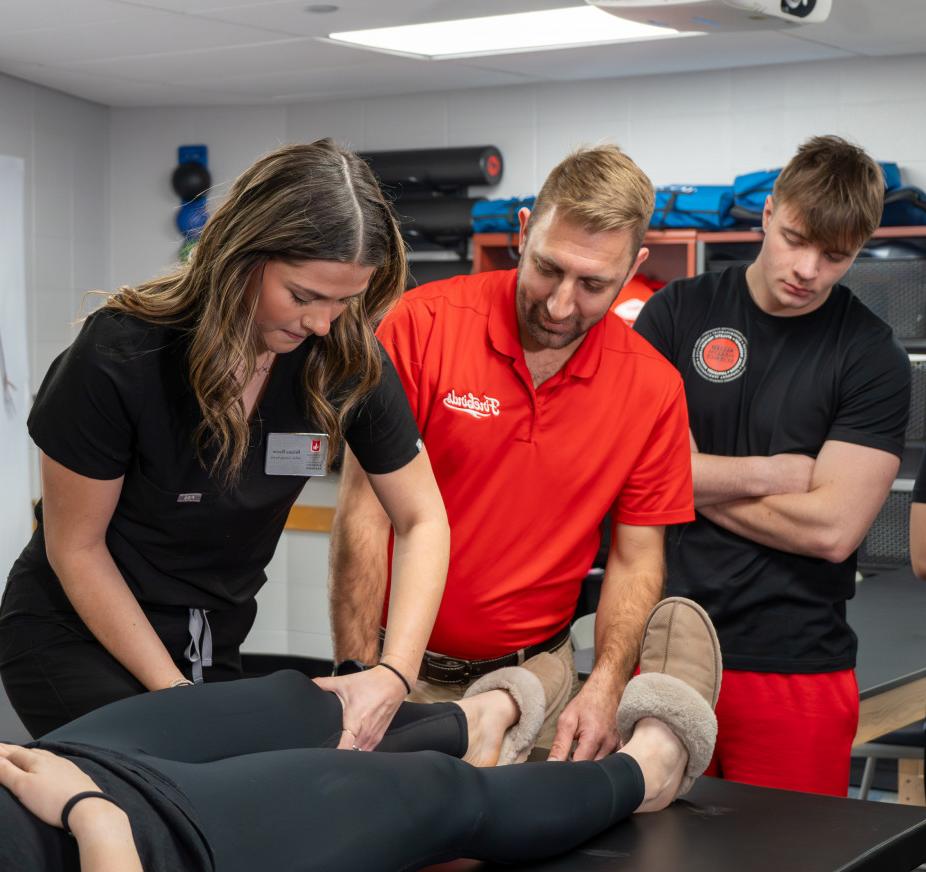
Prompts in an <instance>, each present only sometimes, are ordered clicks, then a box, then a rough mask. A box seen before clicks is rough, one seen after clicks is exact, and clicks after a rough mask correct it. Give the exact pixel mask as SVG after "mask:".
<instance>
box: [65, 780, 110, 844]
mask: <svg viewBox="0 0 926 872" xmlns="http://www.w3.org/2000/svg"><path fill="white" fill-rule="evenodd" d="M82 799H105V800H106V801H107V802H111V803H112V804H113V805H114V806H116V808H118V809H119V810H120V811H123V808H122V806H121V805H119V803H118V802H116V800H115V799H113V798H112V797H111V796H107V795H106V794H105V793H103V791H102V790H85V791H84V792H83V793H75V794H74V795H73V796H72V797H71V798H70V799H69V800H68V801H67V802H66V803H65V804H64V808H62V809H61V827H62V829H63V830H64V831H65V832H66V833H67V834H68V835H69V836H73V835H74V833H72V832H71V828H70V827H69V826H68V817H70V814H71V812H72V811H73V810H74V806H75V805H77V803H79V802H80V801H81V800H82Z"/></svg>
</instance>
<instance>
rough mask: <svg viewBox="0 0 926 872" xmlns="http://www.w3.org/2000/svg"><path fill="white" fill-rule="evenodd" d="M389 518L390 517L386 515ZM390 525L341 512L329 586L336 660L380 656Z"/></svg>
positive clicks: (371, 659) (333, 539)
mask: <svg viewBox="0 0 926 872" xmlns="http://www.w3.org/2000/svg"><path fill="white" fill-rule="evenodd" d="M384 517H385V516H384ZM388 545H389V525H388V522H387V523H386V525H385V527H383V525H382V524H381V523H379V522H374V523H364V522H363V521H362V520H359V519H357V518H350V517H345V516H342V515H341V511H340V510H339V513H338V516H336V517H335V522H334V525H333V527H332V530H331V551H330V554H331V556H330V567H329V575H328V591H329V595H330V607H331V631H332V635H333V642H334V659H335V662H339V661H341V660H361V661H363V662H364V663H375V662H376V661H377V660H378V659H379V628H380V625H381V621H382V613H383V603H384V601H385V597H386V576H387V557H388Z"/></svg>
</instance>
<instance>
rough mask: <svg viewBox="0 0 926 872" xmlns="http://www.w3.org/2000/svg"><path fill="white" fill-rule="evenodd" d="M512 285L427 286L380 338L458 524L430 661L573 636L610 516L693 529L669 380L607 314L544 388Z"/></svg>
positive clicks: (681, 416) (456, 282)
mask: <svg viewBox="0 0 926 872" xmlns="http://www.w3.org/2000/svg"><path fill="white" fill-rule="evenodd" d="M516 280H517V275H516V271H514V270H511V271H506V272H491V273H479V274H477V275H471V276H458V277H456V278H453V279H448V280H446V281H439V282H433V283H431V284H428V285H424V286H423V287H421V288H418V289H416V290H414V291H410V292H409V293H407V294H405V295H404V297H403V298H402V299H401V301H400V302H399V304H398V305H397V306H396V308H395V309H394V310H393V311H392V312H391V313H390V314H389V315H388V317H387V318H386V319H385V321H383V323H382V325H381V326H380V328H379V338H380V340H381V341H382V343H383V345H384V346H385V347H386V350H387V351H388V352H389V354H390V356H391V357H392V359H393V361H394V362H395V366H396V369H397V370H398V373H399V376H400V378H401V379H402V382H403V384H404V386H405V390H406V392H407V394H408V398H409V401H410V403H411V407H412V411H413V412H414V414H415V417H416V419H417V421H418V427H419V429H420V431H421V434H422V436H423V437H424V442H425V445H426V446H427V449H428V455H429V456H430V459H431V464H432V465H433V467H434V474H435V476H436V477H437V483H438V485H439V486H440V489H441V493H442V495H443V498H444V503H445V505H446V507H447V514H448V516H449V520H450V528H451V551H450V571H449V573H448V576H447V587H446V591H445V593H444V598H443V600H442V602H441V607H440V611H439V613H438V616H437V622H436V623H435V625H434V632H433V633H432V635H431V640H430V642H429V644H428V648H429V649H430V650H432V651H439V652H440V653H442V654H447V655H450V656H455V657H463V658H467V659H481V658H486V657H495V656H499V655H501V654H505V653H507V652H510V651H515V650H517V649H519V648H524V647H526V646H528V645H533V644H535V643H537V642H541V641H543V640H545V639H548V638H549V637H550V636H552V635H554V634H555V633H556V632H557V631H558V630H560V629H561V628H562V627H564V626H565V625H566V624H567V623H568V621H569V620H570V618H571V617H572V614H573V612H574V610H575V605H576V600H577V598H578V594H579V588H580V585H581V583H582V580H583V578H585V575H586V573H587V572H588V569H589V567H590V566H591V563H592V560H593V559H594V557H595V553H596V551H597V549H598V544H599V537H598V526H599V524H600V523H601V520H602V518H603V517H604V516H605V514H606V513H607V512H608V511H609V510H612V511H613V519H614V521H615V522H619V523H623V524H639V525H653V526H656V525H662V524H678V523H683V522H686V521H691V520H693V519H694V504H693V497H692V486H691V456H690V448H689V440H688V413H687V409H686V406H685V394H684V390H683V388H682V381H681V378H680V377H679V375H678V373H677V372H676V370H675V369H674V367H672V366H671V365H670V364H669V363H668V362H667V361H666V360H665V358H663V357H662V355H661V354H659V352H657V351H655V350H654V349H653V348H652V346H650V345H649V343H648V342H646V340H644V339H643V338H642V337H641V336H639V335H638V334H636V333H634V332H633V331H632V330H630V329H629V328H627V327H626V326H625V325H624V324H623V323H622V322H621V321H620V319H618V318H608V317H606V318H602V320H601V321H600V322H599V323H598V324H596V325H595V326H594V327H593V328H592V329H591V330H590V331H589V332H588V334H587V335H586V337H585V340H584V341H583V342H582V344H581V345H580V346H579V348H578V349H577V350H576V352H575V354H573V356H572V357H571V358H570V359H569V361H568V362H567V363H566V365H565V366H564V367H563V369H562V370H560V372H558V373H557V374H556V375H554V376H553V377H552V378H550V379H549V380H547V381H546V382H544V383H543V384H541V385H540V387H539V388H537V389H535V388H534V387H533V382H532V380H531V376H530V372H529V371H528V369H527V365H526V363H525V361H524V354H523V351H522V349H521V343H520V340H519V338H518V325H517V316H516V312H515V302H514V295H515V284H516Z"/></svg>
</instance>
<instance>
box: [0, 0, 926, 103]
mask: <svg viewBox="0 0 926 872" xmlns="http://www.w3.org/2000/svg"><path fill="white" fill-rule="evenodd" d="M311 2H313V0H0V72H3V73H8V74H9V75H12V76H17V77H19V78H21V79H26V80H28V81H31V82H37V83H39V84H42V85H46V86H48V87H50V88H56V89H57V90H59V91H64V92H66V93H68V94H74V95H76V96H79V97H84V98H86V99H88V100H93V101H96V102H99V103H104V104H106V105H110V106H180V105H216V104H245V103H247V104H255V103H279V102H300V101H307V100H319V99H333V98H350V97H372V96H378V95H383V94H399V93H403V94H407V93H414V92H420V91H434V90H448V89H453V88H474V87H484V86H490V85H511V84H525V83H531V82H549V81H570V80H578V79H592V78H607V77H615V76H626V75H642V74H651V73H662V72H680V71H685V70H705V69H720V68H726V67H738V66H756V65H762V64H779V63H791V62H798V61H809V60H825V59H830V58H841V57H850V56H857V55H894V54H914V53H920V52H922V51H923V50H924V45H926V43H924V40H926V0H833V7H834V8H833V13H832V15H831V17H830V19H829V21H827V22H825V23H824V24H816V25H809V26H804V27H798V28H794V29H791V30H787V31H763V32H755V33H738V34H722V35H721V34H712V35H710V36H703V37H697V38H694V39H680V40H667V41H656V42H643V43H630V44H628V43H625V44H623V45H612V46H597V47H585V48H575V49H566V50H559V51H535V52H525V53H521V54H511V55H504V56H501V55H496V56H492V57H480V58H469V59H466V60H444V61H427V60H417V59H412V58H405V57H397V56H392V55H386V54H379V53H374V52H368V51H363V50H360V49H352V48H347V47H344V46H339V45H333V44H331V43H326V42H322V41H319V39H318V37H324V36H325V35H327V34H328V33H330V32H335V31H342V30H356V29H360V28H365V27H375V26H384V25H396V24H412V23H416V22H424V21H439V20H446V19H452V18H459V17H462V16H466V17H471V16H480V15H492V14H501V13H505V12H524V11H527V10H531V9H552V8H557V7H562V6H578V5H582V3H581V2H580V0H465V2H460V0H340V2H339V3H338V5H339V9H338V11H336V12H333V13H330V14H323V15H319V14H309V13H307V12H306V11H305V7H306V6H307V5H308V4H309V3H311Z"/></svg>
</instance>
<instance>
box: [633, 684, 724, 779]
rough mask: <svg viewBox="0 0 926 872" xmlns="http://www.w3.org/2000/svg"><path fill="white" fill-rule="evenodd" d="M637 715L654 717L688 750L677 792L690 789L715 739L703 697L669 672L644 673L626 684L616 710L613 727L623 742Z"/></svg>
mask: <svg viewBox="0 0 926 872" xmlns="http://www.w3.org/2000/svg"><path fill="white" fill-rule="evenodd" d="M640 718H656V719H657V720H660V721H662V722H663V723H664V724H666V726H668V727H669V728H670V729H671V730H672V732H673V733H675V735H676V736H678V738H679V740H680V741H681V743H682V744H683V745H684V746H685V748H686V749H687V750H688V766H687V767H686V769H685V776H684V778H682V783H681V786H680V787H679V791H678V795H679V796H681V795H682V794H683V793H687V792H688V791H689V790H691V786H692V785H693V784H694V782H695V779H696V778H697V777H698V776H699V775H700V774H701V773H702V772H704V770H705V769H707V764H708V763H710V762H711V755H712V754H713V753H714V743H715V741H716V740H717V718H716V716H715V715H714V710H713V709H712V708H711V706H710V705H709V704H708V702H707V700H705V699H704V697H703V696H701V694H700V693H698V692H697V691H696V690H695V689H694V688H693V687H691V686H690V685H688V684H686V683H685V682H684V681H682V680H680V679H678V678H675V677H674V676H672V675H666V674H665V673H662V672H644V673H641V674H640V675H637V676H634V677H633V678H631V679H630V681H629V682H628V683H627V687H626V688H625V689H624V695H623V696H622V697H621V703H620V706H619V708H618V710H617V729H618V731H619V732H620V734H621V737H622V738H623V739H624V741H625V742H626V741H628V740H629V739H630V737H631V736H632V735H633V729H634V727H635V726H636V723H637V721H638V720H640Z"/></svg>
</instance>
